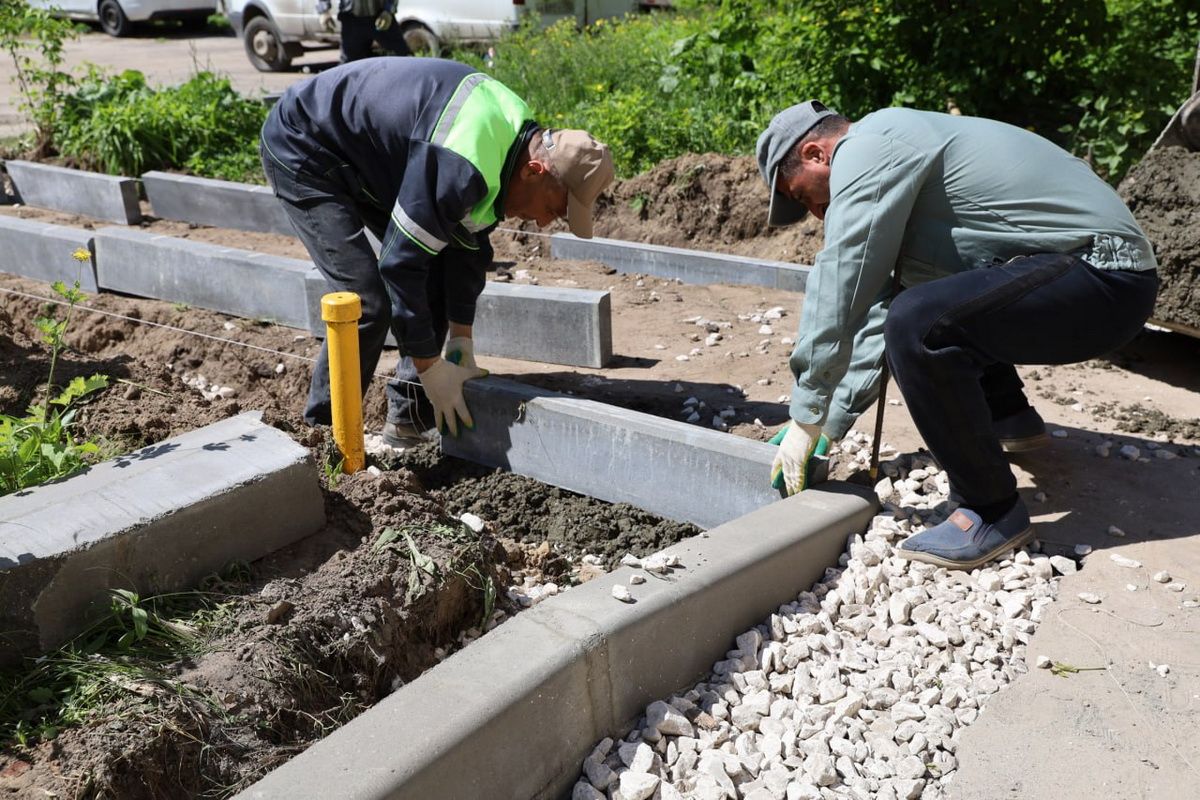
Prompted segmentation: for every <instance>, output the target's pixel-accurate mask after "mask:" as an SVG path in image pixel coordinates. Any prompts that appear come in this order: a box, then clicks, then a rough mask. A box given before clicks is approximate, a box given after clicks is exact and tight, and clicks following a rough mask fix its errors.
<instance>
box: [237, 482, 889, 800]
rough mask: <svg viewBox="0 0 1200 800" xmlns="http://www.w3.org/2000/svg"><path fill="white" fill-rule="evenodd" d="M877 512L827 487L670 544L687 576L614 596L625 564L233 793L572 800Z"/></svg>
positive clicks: (521, 618) (860, 495) (249, 799)
mask: <svg viewBox="0 0 1200 800" xmlns="http://www.w3.org/2000/svg"><path fill="white" fill-rule="evenodd" d="M876 507H877V502H876V498H875V497H874V494H873V493H872V492H871V491H869V490H866V489H862V488H860V487H852V486H849V485H847V484H826V486H825V488H823V489H813V490H809V491H807V492H803V493H801V494H798V495H795V496H793V497H791V498H789V499H788V500H784V501H781V502H778V503H774V504H772V505H769V506H767V507H765V508H762V509H759V510H758V511H755V512H753V513H751V514H748V515H746V516H743V517H739V518H738V519H736V520H733V521H732V522H729V523H726V524H725V525H722V526H720V527H719V528H716V529H714V530H712V531H710V532H709V533H708V534H706V535H704V536H702V537H696V538H693V539H689V540H687V541H684V542H681V543H679V544H677V545H674V546H672V547H670V548H668V551H669V552H670V553H672V554H675V555H677V556H678V557H679V559H680V562H681V567H682V568H681V569H678V570H674V571H672V573H671V574H670V575H669V576H667V578H666V579H665V580H657V579H653V578H652V579H650V580H648V581H647V582H646V583H644V584H641V585H638V586H632V587H630V591H631V592H632V594H633V595H634V598H635V602H634V603H632V604H624V603H621V602H619V601H617V600H615V599H614V598H613V597H612V595H611V590H612V587H613V586H614V585H616V584H619V583H626V582H627V581H628V578H629V575H630V574H631V570H630V569H629V568H621V569H619V570H617V571H616V572H614V573H611V574H608V575H605V576H602V577H600V578H597V579H595V580H593V581H590V582H588V583H586V584H583V585H582V586H578V587H576V588H573V589H571V590H570V591H568V592H565V593H564V594H562V595H560V596H557V597H553V598H550V599H549V600H547V601H544V602H542V603H540V604H539V605H537V606H535V607H534V608H533V609H531V610H529V611H527V612H523V613H522V614H520V615H518V616H517V617H515V618H514V619H512V620H510V621H509V622H507V623H505V624H504V625H502V626H500V627H499V628H497V629H496V630H494V631H492V632H491V633H489V634H488V635H487V636H485V637H483V638H482V639H480V640H479V641H477V642H475V643H473V644H472V645H471V646H470V647H467V648H466V649H464V650H461V651H459V652H458V653H455V654H454V655H452V656H451V657H450V658H448V659H447V660H446V661H444V662H442V663H441V664H439V665H437V666H436V667H434V668H433V669H431V670H429V671H428V672H426V673H425V674H424V675H422V676H421V677H419V678H418V679H417V680H415V681H413V682H412V683H410V684H408V685H407V686H405V687H403V688H402V689H400V690H399V691H397V692H396V693H394V694H393V695H391V696H390V697H388V698H386V699H385V700H383V701H382V702H380V703H379V704H378V705H376V706H375V707H374V708H372V709H371V710H369V711H367V712H366V713H365V714H363V715H361V716H360V717H358V718H357V719H355V720H354V721H352V722H350V723H349V724H347V725H345V726H344V727H342V728H340V729H339V730H337V731H335V732H334V733H333V734H331V735H330V736H328V737H326V738H325V739H323V740H321V741H320V742H318V743H316V744H314V745H313V746H312V747H310V748H309V749H308V750H307V751H305V752H304V753H303V754H301V755H299V756H297V757H296V758H294V759H292V760H291V761H289V762H288V763H287V764H284V765H283V766H282V767H280V768H278V769H277V770H275V771H274V772H272V773H270V774H268V775H267V776H266V777H265V778H263V779H262V780H261V781H259V782H258V783H256V784H254V785H253V786H251V787H250V788H249V789H247V790H245V791H244V792H242V793H241V794H239V795H237V797H238V798H239V799H240V800H266V799H268V798H270V799H274V798H280V799H281V800H282V798H288V800H299V799H300V798H313V799H314V800H316V799H317V798H321V799H322V800H324V798H329V797H338V798H342V799H343V800H377V799H380V800H381V799H382V798H389V799H390V800H409V799H411V800H428V799H429V798H434V797H436V798H439V800H458V799H459V798H461V800H469V799H470V798H481V797H496V798H501V797H503V798H532V799H533V800H550V799H551V798H559V797H562V796H563V794H564V793H566V792H567V791H568V790H569V788H570V786H571V784H572V783H574V781H575V780H576V779H577V777H578V775H579V768H580V766H579V765H580V763H581V762H582V760H583V758H584V756H586V755H587V753H588V752H589V751H590V750H591V749H592V747H594V745H595V743H596V742H597V741H598V740H600V739H602V738H603V737H605V736H611V735H614V734H617V733H619V732H620V730H621V729H622V728H623V727H625V726H627V725H628V724H630V723H632V722H633V720H634V719H635V718H636V717H637V716H638V715H640V714H641V713H643V711H644V708H645V705H646V703H648V702H650V701H651V700H654V699H656V698H659V697H661V696H665V695H667V694H670V693H671V692H672V691H675V690H677V689H679V688H680V687H683V686H686V685H689V684H690V683H692V682H694V681H695V680H696V679H697V677H699V676H701V675H703V674H705V673H707V672H708V671H709V670H710V669H711V668H712V665H713V663H715V662H716V661H718V660H720V658H721V657H722V654H723V653H724V652H725V651H726V650H727V649H728V648H729V646H730V644H731V642H732V640H733V638H734V637H735V636H736V635H737V634H739V633H741V632H743V631H744V630H746V629H748V628H750V627H753V626H754V625H756V624H757V623H758V622H760V621H761V620H762V619H763V618H764V617H766V616H767V615H768V614H769V613H771V612H772V611H774V610H775V609H776V608H777V607H778V606H779V605H781V604H783V603H787V602H789V601H790V600H791V599H793V598H794V597H795V595H796V593H797V592H799V591H801V590H803V589H805V588H807V587H808V586H810V585H811V584H812V583H813V582H815V581H816V580H818V579H819V578H820V577H821V575H822V574H823V573H824V570H825V568H826V567H827V566H829V565H832V564H834V563H836V561H837V559H838V556H839V555H840V554H841V552H842V551H843V549H844V548H845V545H846V540H847V537H849V536H851V535H853V534H855V533H859V532H861V531H862V530H863V529H865V527H866V526H867V524H868V522H869V520H870V518H871V516H872V514H873V513H874V512H875V510H876Z"/></svg>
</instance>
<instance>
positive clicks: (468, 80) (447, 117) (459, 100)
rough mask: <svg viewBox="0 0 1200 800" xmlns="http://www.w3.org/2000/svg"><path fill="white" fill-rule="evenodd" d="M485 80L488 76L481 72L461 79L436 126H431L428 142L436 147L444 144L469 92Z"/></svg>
mask: <svg viewBox="0 0 1200 800" xmlns="http://www.w3.org/2000/svg"><path fill="white" fill-rule="evenodd" d="M486 80H488V76H487V75H484V74H483V73H482V72H474V73H471V74H470V75H468V76H467V77H465V78H463V79H462V81H461V82H460V83H459V84H458V86H457V87H455V89H454V94H452V95H450V102H449V103H447V104H446V107H445V108H443V109H442V113H441V115H439V116H438V121H437V124H436V125H434V126H433V135H432V136H430V137H429V141H430V142H432V143H433V144H437V145H440V144H443V143H445V141H446V136H447V135H449V133H450V127H451V126H452V125H454V121H455V120H456V119H458V112H459V111H461V110H462V107H463V104H464V103H466V102H467V98H468V97H470V95H471V90H472V89H474V88H475V87H476V86H478V85H479V84H481V83H483V82H484V81H486Z"/></svg>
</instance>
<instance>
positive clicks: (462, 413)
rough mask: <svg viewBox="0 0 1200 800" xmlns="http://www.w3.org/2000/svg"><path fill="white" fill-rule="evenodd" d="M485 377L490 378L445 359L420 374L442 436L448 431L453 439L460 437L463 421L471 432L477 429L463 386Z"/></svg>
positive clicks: (485, 371)
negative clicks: (460, 426)
mask: <svg viewBox="0 0 1200 800" xmlns="http://www.w3.org/2000/svg"><path fill="white" fill-rule="evenodd" d="M484 375H487V370H482V369H479V368H478V367H460V366H459V365H457V364H452V363H450V362H449V361H447V360H446V359H444V358H439V359H438V360H437V361H435V362H434V363H433V366H431V367H429V368H427V369H426V370H425V371H424V372H422V373H421V374H420V377H421V386H422V387H423V388H424V389H425V396H426V397H428V398H429V402H430V403H431V404H433V424H434V426H435V427H436V428H437V429H438V432H439V433H440V432H442V431H443V430H447V431H449V432H450V435H451V436H458V421H459V420H460V419H461V420H462V421H463V425H465V426H466V427H467V428H471V429H473V428H474V427H475V421H474V420H473V419H471V412H470V411H468V410H467V401H466V399H465V398H464V397H463V384H464V383H466V382H467V381H469V380H471V379H472V378H482V377H483V376H484ZM443 425H444V426H445V427H444V428H443Z"/></svg>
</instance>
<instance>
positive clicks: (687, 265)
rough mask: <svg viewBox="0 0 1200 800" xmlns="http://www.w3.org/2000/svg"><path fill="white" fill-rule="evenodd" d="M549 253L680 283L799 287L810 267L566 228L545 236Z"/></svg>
mask: <svg viewBox="0 0 1200 800" xmlns="http://www.w3.org/2000/svg"><path fill="white" fill-rule="evenodd" d="M550 255H551V257H552V258H567V259H572V260H575V261H599V262H600V263H602V264H607V265H608V266H610V267H612V268H613V269H615V270H617V271H618V272H638V273H642V274H645V275H655V276H657V277H660V278H678V279H679V280H681V281H683V282H684V283H698V284H712V283H733V284H746V285H750V286H767V287H769V288H772V289H785V290H787V291H789V292H803V291H804V287H805V285H806V283H807V282H808V273H809V272H810V271H811V270H812V267H809V266H804V265H800V264H789V263H787V262H784V261H768V260H765V259H761V258H749V257H747V256H731V255H724V254H722V253H709V252H704V251H701V250H688V249H685V248H682V247H663V246H662V245H656V244H642V243H641V242H626V241H621V240H618V239H602V238H599V237H597V238H595V239H580V238H577V237H575V236H572V235H571V234H569V233H556V234H554V235H553V236H551V237H550Z"/></svg>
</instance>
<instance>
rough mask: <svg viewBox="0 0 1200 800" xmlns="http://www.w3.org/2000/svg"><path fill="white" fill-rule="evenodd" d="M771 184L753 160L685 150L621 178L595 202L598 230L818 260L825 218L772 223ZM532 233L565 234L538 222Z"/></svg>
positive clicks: (649, 240)
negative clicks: (780, 224) (769, 208)
mask: <svg viewBox="0 0 1200 800" xmlns="http://www.w3.org/2000/svg"><path fill="white" fill-rule="evenodd" d="M767 200H768V197H767V187H766V185H765V184H764V183H763V180H762V178H761V177H760V176H759V174H758V167H757V165H756V163H755V161H754V159H752V158H750V157H748V156H742V157H731V156H723V155H718V154H716V153H705V154H703V155H694V154H689V155H683V156H680V157H679V158H674V159H671V160H670V161H664V162H662V163H660V164H658V165H657V166H656V167H654V169H652V170H650V171H649V172H644V173H642V174H641V175H637V176H635V177H633V178H628V179H626V180H618V181H616V182H615V183H614V184H613V186H612V188H611V189H610V190H609V191H608V192H606V193H605V194H604V195H602V196H601V198H600V201H599V203H598V204H597V206H596V225H595V232H596V235H597V236H602V237H604V238H607V239H623V240H625V241H631V242H644V243H646V244H657V245H664V246H667V247H685V248H688V249H691V250H711V251H713V252H718V253H730V254H733V255H743V256H750V257H752V258H766V259H771V260H775V261H787V262H791V263H796V264H811V263H812V262H813V259H814V258H815V257H816V255H817V252H818V251H820V249H821V244H822V232H823V230H824V228H823V226H822V224H821V222H820V221H819V220H817V219H814V218H813V217H811V216H810V217H809V218H807V219H806V220H804V222H802V223H799V224H797V225H792V226H789V227H787V228H768V227H767ZM515 223H516V220H507V221H505V222H503V223H502V227H504V228H510V227H519V228H520V229H522V230H524V231H528V232H530V233H539V232H540V233H558V232H565V231H566V230H567V227H566V225H565V224H563V223H561V222H556V223H554V224H553V225H551V226H550V227H549V228H548V229H540V228H538V227H537V226H535V225H533V224H532V223H522V224H520V225H516V224H515Z"/></svg>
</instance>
